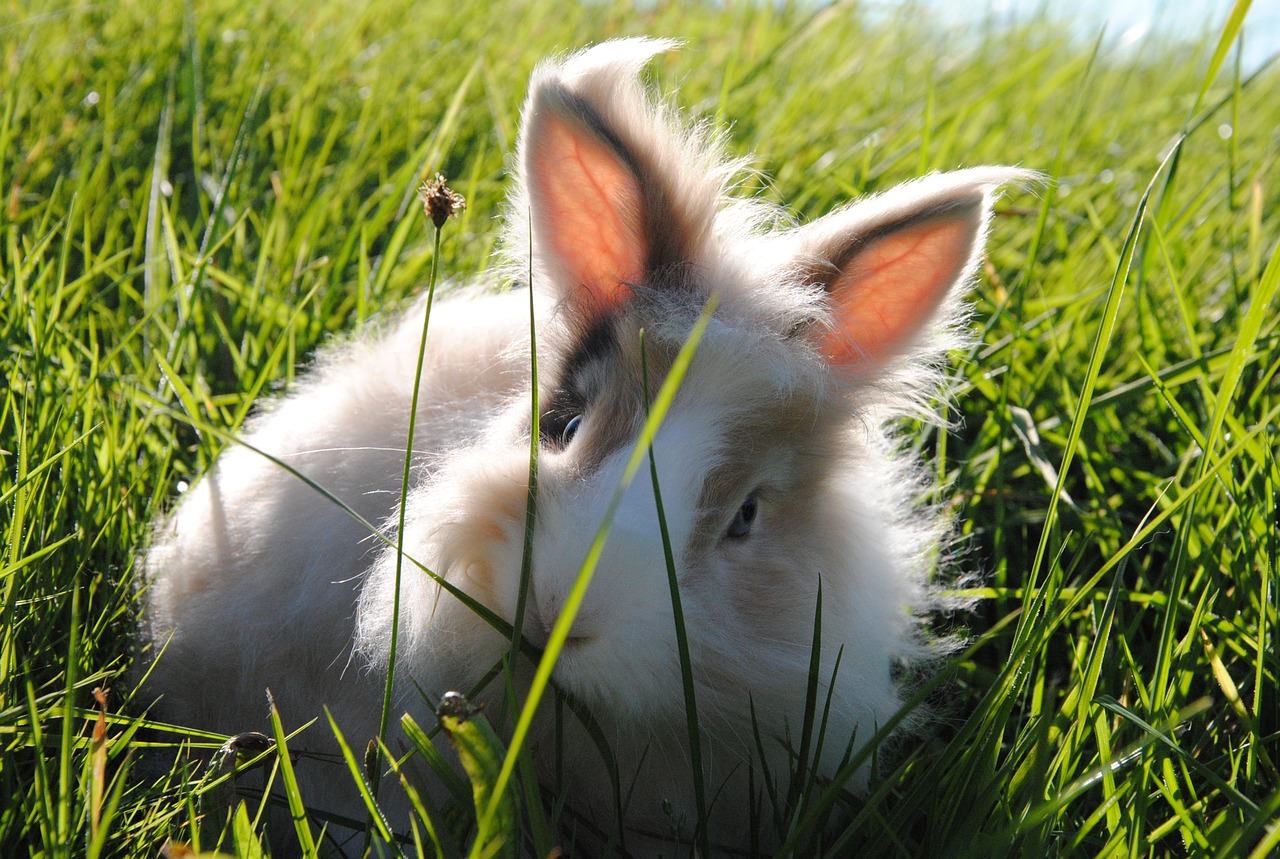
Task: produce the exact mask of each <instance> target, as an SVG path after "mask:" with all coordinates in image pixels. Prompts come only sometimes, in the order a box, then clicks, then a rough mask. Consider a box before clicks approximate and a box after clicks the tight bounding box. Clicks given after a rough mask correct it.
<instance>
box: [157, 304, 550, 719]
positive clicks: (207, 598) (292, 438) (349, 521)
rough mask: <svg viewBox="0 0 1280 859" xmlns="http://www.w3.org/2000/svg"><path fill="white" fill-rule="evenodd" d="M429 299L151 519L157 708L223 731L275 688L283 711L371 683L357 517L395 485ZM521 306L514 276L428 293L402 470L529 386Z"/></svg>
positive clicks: (335, 357) (371, 544) (322, 365)
mask: <svg viewBox="0 0 1280 859" xmlns="http://www.w3.org/2000/svg"><path fill="white" fill-rule="evenodd" d="M424 305H425V303H424V302H419V303H418V304H417V305H416V306H415V307H413V308H412V309H411V310H409V311H408V312H407V313H406V314H405V315H404V316H403V317H401V318H400V319H398V320H396V321H394V322H393V323H391V324H390V325H389V326H387V327H386V328H384V329H383V330H381V331H375V332H373V333H367V334H365V335H362V336H360V337H357V338H355V339H353V340H351V341H350V342H347V343H345V344H343V345H341V346H339V347H337V348H334V349H330V350H329V351H328V352H327V353H324V354H322V355H321V356H320V357H319V359H318V360H317V362H316V366H315V367H314V368H313V369H312V370H311V371H310V373H309V375H308V376H306V377H305V378H304V379H303V381H302V382H301V383H300V384H298V385H297V386H296V387H295V388H294V390H293V391H292V392H290V393H289V395H288V396H286V397H284V398H282V399H281V400H279V401H277V402H276V403H274V404H273V405H272V406H270V407H269V408H268V409H267V410H266V412H265V413H264V414H262V415H259V416H257V417H256V418H254V419H252V420H251V422H250V425H249V429H248V431H247V432H245V433H244V434H243V435H242V436H241V440H242V441H243V442H244V445H238V444H232V445H231V446H229V447H228V449H227V450H225V451H224V452H223V454H222V455H221V456H220V458H219V459H218V462H217V464H216V465H215V467H214V468H213V469H212V470H211V471H210V472H209V473H208V474H206V475H205V476H204V477H203V478H201V479H200V480H199V481H198V482H197V483H196V484H194V485H193V486H192V487H191V489H190V490H188V491H187V493H186V494H185V496H184V497H183V498H182V499H181V501H180V502H179V504H178V505H177V507H176V509H175V510H174V511H173V512H172V513H171V514H170V515H169V516H168V517H167V518H166V519H164V520H163V521H162V522H161V523H160V525H159V526H158V528H157V530H156V533H155V535H154V538H153V542H152V546H151V548H150V550H149V552H148V554H147V557H146V561H145V567H146V575H147V581H148V591H147V595H146V603H147V622H148V626H149V633H150V637H151V639H152V643H153V647H154V648H155V650H156V651H159V650H160V649H161V648H163V649H164V657H163V658H161V659H159V660H157V661H156V663H155V665H154V666H153V669H152V675H151V677H150V679H149V684H148V688H149V689H150V690H151V691H152V693H153V694H157V695H163V696H164V701H163V704H162V706H161V715H162V717H163V718H164V719H165V720H167V721H174V722H180V723H184V724H193V725H200V726H201V727H205V728H210V729H221V730H225V731H228V732H233V731H238V730H243V729H244V727H245V725H246V724H251V725H255V726H256V725H258V724H259V723H260V722H261V717H262V714H263V712H264V707H265V699H264V698H263V692H262V690H263V689H265V688H268V687H269V688H271V689H272V691H273V694H274V695H275V697H276V699H277V701H278V702H279V703H280V705H281V708H282V710H284V708H286V707H289V706H290V705H292V707H293V708H294V712H313V711H314V710H315V709H316V707H315V706H313V705H318V704H319V703H320V702H324V703H328V704H329V705H330V706H334V704H335V702H336V701H338V700H341V699H344V698H347V697H349V696H351V695H352V694H353V693H354V694H355V695H360V694H363V692H364V691H365V690H362V689H360V688H359V686H360V683H359V681H358V680H357V679H356V678H355V677H353V676H352V675H355V674H357V673H358V672H356V671H354V670H347V667H348V661H349V658H350V650H351V641H352V628H353V614H354V611H355V608H354V607H355V602H356V600H357V598H358V596H359V588H360V585H361V583H362V581H363V573H364V571H365V569H366V568H367V567H368V565H369V562H370V559H371V557H372V556H373V555H374V554H375V553H376V552H377V550H378V549H379V548H380V547H381V546H382V545H383V543H382V541H381V540H380V539H379V538H378V537H375V536H374V535H373V534H371V533H370V529H369V527H368V525H366V524H365V523H371V524H373V525H375V526H382V525H383V524H384V523H385V522H386V521H387V520H388V519H389V518H390V517H391V516H392V514H393V513H394V511H395V510H396V507H397V505H398V503H399V500H400V497H401V492H400V489H401V481H402V476H403V469H404V452H405V442H406V439H407V431H408V426H409V411H410V403H411V395H412V391H413V381H414V374H415V371H416V366H417V360H418V350H419V344H420V339H421V335H422V318H423V313H424V311H425V306H424ZM528 313H529V310H528V298H527V294H526V293H524V292H512V293H506V294H501V295H489V296H484V297H475V298H459V299H452V300H444V301H440V302H437V303H436V305H435V307H434V309H433V311H432V319H431V324H430V331H429V340H428V342H429V345H428V350H427V354H426V357H425V360H424V362H423V370H422V380H421V395H420V401H419V407H418V417H417V421H416V424H415V438H414V448H415V451H416V453H417V455H416V462H415V469H414V477H413V478H411V479H412V480H417V479H423V478H425V477H426V476H427V475H429V474H430V472H431V471H432V470H433V469H434V467H435V464H436V463H437V462H439V461H440V460H441V459H442V458H443V457H444V456H445V455H447V451H448V450H449V449H451V448H453V447H455V446H457V445H460V444H464V443H466V441H467V440H468V439H470V438H473V437H474V436H475V435H476V434H477V433H479V432H481V431H482V430H483V428H484V427H485V426H486V424H487V423H488V422H489V421H491V419H492V416H493V414H494V413H495V412H496V411H497V410H498V409H500V408H501V407H502V406H503V405H504V404H505V403H506V402H507V401H508V400H509V399H510V397H511V396H512V395H513V393H514V392H516V391H520V390H525V389H527V385H528V375H529V369H528V368H529V361H528V354H527V343H528V333H527V331H528ZM263 454H267V455H269V457H270V458H268V456H264V455H263ZM281 464H283V465H285V466H288V468H282V467H281ZM291 470H292V471H291ZM295 471H296V472H297V474H294V473H292V472H295ZM298 475H301V476H303V477H305V478H306V481H304V480H303V479H300V477H299V476H298ZM307 481H311V482H313V483H314V484H316V485H317V486H319V487H320V488H322V489H323V490H324V492H319V491H317V490H316V489H315V488H314V487H312V486H310V485H308V483H307ZM330 495H331V496H333V497H329V496H330ZM335 499H336V501H335ZM338 502H341V503H338ZM343 505H346V506H347V507H349V508H351V511H353V512H354V513H356V514H358V515H359V516H360V517H361V518H362V519H363V520H364V522H361V521H360V520H359V519H357V518H356V517H355V516H353V515H351V513H349V512H348V511H347V510H346V509H344V507H343ZM344 675H346V676H345V677H344ZM353 684H354V685H355V686H356V688H355V689H354V690H353V688H352V685H353Z"/></svg>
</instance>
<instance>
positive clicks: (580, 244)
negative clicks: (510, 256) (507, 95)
mask: <svg viewBox="0 0 1280 859" xmlns="http://www.w3.org/2000/svg"><path fill="white" fill-rule="evenodd" d="M539 119H540V120H541V121H540V122H539V123H538V126H539V127H538V128H537V130H536V133H535V134H534V135H532V137H533V139H535V140H536V141H537V143H536V145H535V146H534V148H533V150H532V152H531V155H530V158H529V163H528V171H529V185H530V189H529V190H530V200H531V205H532V206H533V211H534V218H535V219H536V220H535V223H536V224H537V227H538V233H539V235H538V239H539V242H540V243H541V244H542V247H543V249H544V250H545V251H549V252H550V253H549V256H550V258H551V259H552V260H553V261H554V262H555V263H557V264H558V265H559V266H560V267H561V269H562V271H561V272H560V273H561V275H562V276H563V277H564V278H565V279H566V281H565V282H564V283H563V288H564V289H567V290H577V289H584V290H585V291H586V293H587V295H586V296H576V298H578V299H582V298H586V299H587V301H586V302H582V301H579V304H590V305H593V306H594V308H595V310H596V311H597V312H598V311H602V310H607V309H609V308H612V307H614V306H615V305H616V304H617V303H618V302H620V301H622V300H624V299H625V298H627V296H628V295H629V294H630V291H629V290H628V289H627V284H631V283H636V282H638V281H640V280H641V279H642V278H643V276H644V267H645V261H646V258H647V257H648V247H647V242H646V241H645V239H644V238H643V234H642V232H641V228H640V225H639V223H638V222H637V221H638V219H639V218H640V216H641V212H642V211H643V205H642V202H641V193H640V189H639V187H638V185H637V183H636V178H635V175H634V174H633V173H632V171H631V169H630V168H629V167H628V166H627V165H626V163H625V162H624V161H623V160H622V159H621V158H620V157H619V156H618V153H617V152H615V151H614V150H613V148H611V147H610V146H609V145H608V144H607V143H606V142H605V141H603V140H601V139H600V138H599V137H598V136H596V135H595V134H593V133H592V132H591V131H589V130H587V129H585V128H583V127H581V126H579V125H577V124H575V123H571V122H567V121H566V120H565V119H564V118H563V117H561V116H559V115H557V114H555V113H553V112H552V111H545V112H543V114H542V115H541V116H540V117H539ZM570 297H571V298H574V297H575V296H570Z"/></svg>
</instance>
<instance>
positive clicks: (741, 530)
mask: <svg viewBox="0 0 1280 859" xmlns="http://www.w3.org/2000/svg"><path fill="white" fill-rule="evenodd" d="M757 506H758V505H757V504H756V496H755V493H754V492H753V493H751V494H750V495H748V496H747V500H746V501H743V502H742V506H741V507H739V508H738V512H737V513H736V514H734V517H733V521H732V522H730V523H729V530H728V531H726V532H725V536H726V537H728V538H729V539H730V540H741V539H743V538H745V537H746V536H747V535H749V534H750V533H751V526H752V524H753V523H754V522H755V521H756V512H757Z"/></svg>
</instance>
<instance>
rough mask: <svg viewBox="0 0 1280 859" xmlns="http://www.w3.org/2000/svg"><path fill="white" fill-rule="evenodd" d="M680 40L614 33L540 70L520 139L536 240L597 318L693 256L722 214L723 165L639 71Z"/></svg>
mask: <svg viewBox="0 0 1280 859" xmlns="http://www.w3.org/2000/svg"><path fill="white" fill-rule="evenodd" d="M673 45H674V43H672V42H668V41H662V40H654V39H623V40H616V41H613V42H606V43H604V44H602V45H598V46H596V47H595V48H592V49H589V50H587V51H583V52H581V53H579V54H575V55H573V56H571V57H569V58H568V59H567V60H565V61H564V62H563V63H560V64H552V65H548V66H545V67H543V68H541V69H539V71H538V72H537V73H536V74H535V76H534V81H533V86H532V88H531V91H530V95H529V101H528V103H527V104H526V106H525V114H524V126H523V130H522V136H521V141H520V160H521V164H522V169H523V175H524V190H525V195H526V202H527V204H528V207H529V214H530V217H531V218H532V224H531V227H532V230H533V247H532V250H533V254H534V257H535V258H536V259H537V260H538V261H539V263H540V264H541V267H542V269H543V270H544V271H545V272H546V273H547V274H548V275H550V276H551V278H552V281H553V283H554V285H555V288H556V289H558V290H559V291H560V293H561V298H563V299H565V300H567V301H568V302H569V303H570V305H571V306H572V307H574V308H575V309H576V310H577V311H578V312H579V313H582V314H584V315H586V316H589V317H590V316H597V315H600V314H602V313H607V312H609V311H610V310H612V309H614V308H615V307H616V306H617V305H618V304H619V303H620V302H624V301H626V300H627V299H628V298H629V297H630V296H631V287H632V286H634V285H636V284H639V283H642V282H645V281H646V280H649V279H650V275H653V274H654V273H655V272H663V271H666V270H669V269H672V268H674V267H678V266H680V265H682V264H684V263H687V262H688V261H689V260H691V259H692V258H693V257H694V256H695V255H696V254H697V252H698V249H699V248H700V247H701V245H702V243H703V242H704V241H705V239H706V236H707V235H708V233H709V230H710V228H711V225H712V224H713V223H714V220H715V209H716V204H717V202H718V194H719V190H720V175H719V173H718V172H717V170H716V169H715V167H716V166H718V165H716V164H715V163H714V162H712V161H710V160H709V155H708V154H707V152H706V150H707V147H706V146H705V145H703V144H702V141H701V138H700V137H699V136H698V135H697V133H696V132H694V131H688V130H686V129H684V128H682V127H681V125H680V124H679V122H678V121H677V120H676V119H675V118H674V117H673V116H671V115H670V112H669V111H667V110H665V109H663V108H662V107H661V106H659V105H656V104H654V103H653V102H652V101H651V100H650V99H649V97H648V95H647V93H646V90H645V88H644V87H643V86H642V85H641V83H640V79H639V73H640V70H641V68H642V67H643V66H644V64H645V63H646V62H647V61H648V60H649V59H650V58H651V57H652V56H653V55H654V54H656V53H659V52H661V51H664V50H667V49H669V48H671V47H672V46H673Z"/></svg>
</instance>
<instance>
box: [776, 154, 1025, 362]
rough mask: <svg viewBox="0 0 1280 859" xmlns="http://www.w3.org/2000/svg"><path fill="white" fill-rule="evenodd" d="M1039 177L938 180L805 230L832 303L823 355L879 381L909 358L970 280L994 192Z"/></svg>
mask: <svg viewBox="0 0 1280 859" xmlns="http://www.w3.org/2000/svg"><path fill="white" fill-rule="evenodd" d="M1033 177H1034V174H1032V173H1029V172H1027V171H1021V170H1015V169H1011V168H975V169H972V170H961V171H956V172H954V173H944V174H939V175H935V176H930V177H927V178H925V179H922V180H919V181H917V182H913V183H910V184H907V185H902V186H899V187H898V188H895V189H893V190H890V191H888V192H886V193H884V194H881V195H879V196H877V197H873V198H871V199H869V200H866V201H863V202H861V203H857V204H855V205H854V206H852V207H850V208H847V209H844V210H843V211H840V212H836V213H834V214H832V215H828V216H827V217H825V218H822V219H821V220H818V221H816V222H814V223H813V224H811V225H809V226H808V227H806V228H804V229H802V230H801V234H802V236H803V238H802V244H803V247H804V248H805V251H806V258H807V260H808V265H809V266H811V268H810V269H809V277H810V280H811V282H816V283H819V284H821V285H822V286H823V287H824V288H825V289H826V291H827V292H828V294H829V295H830V306H831V310H832V324H831V326H830V327H829V328H827V329H825V330H824V331H823V332H822V333H821V334H820V335H819V339H820V348H821V350H822V352H823V354H824V355H825V357H826V358H827V360H828V361H830V362H831V363H832V364H835V365H839V366H843V367H845V368H848V369H850V370H853V371H855V372H874V371H875V370H876V368H878V367H880V366H882V365H883V364H884V363H886V362H887V361H888V360H890V359H892V358H893V357H894V356H896V355H900V354H902V353H904V352H906V351H908V350H909V349H910V348H911V346H912V345H914V344H915V342H916V341H917V340H918V339H919V337H920V336H921V335H922V333H924V330H925V329H926V327H927V326H928V325H929V324H930V323H931V322H933V321H934V319H935V317H936V316H938V315H939V310H940V308H941V307H942V306H943V305H944V304H945V303H946V302H947V299H948V297H949V296H950V295H951V294H952V292H953V291H954V290H956V289H957V288H958V286H959V285H961V284H963V283H964V282H965V281H966V280H967V279H968V277H969V276H970V274H971V272H972V270H973V267H974V265H975V264H976V262H977V259H978V256H979V253H980V251H981V247H982V239H983V236H984V233H985V231H986V222H987V219H988V217H989V215H990V209H991V192H992V191H993V190H994V189H995V188H996V187H997V186H999V185H1001V184H1004V183H1007V182H1010V181H1019V180H1022V181H1025V180H1028V179H1031V178H1033Z"/></svg>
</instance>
